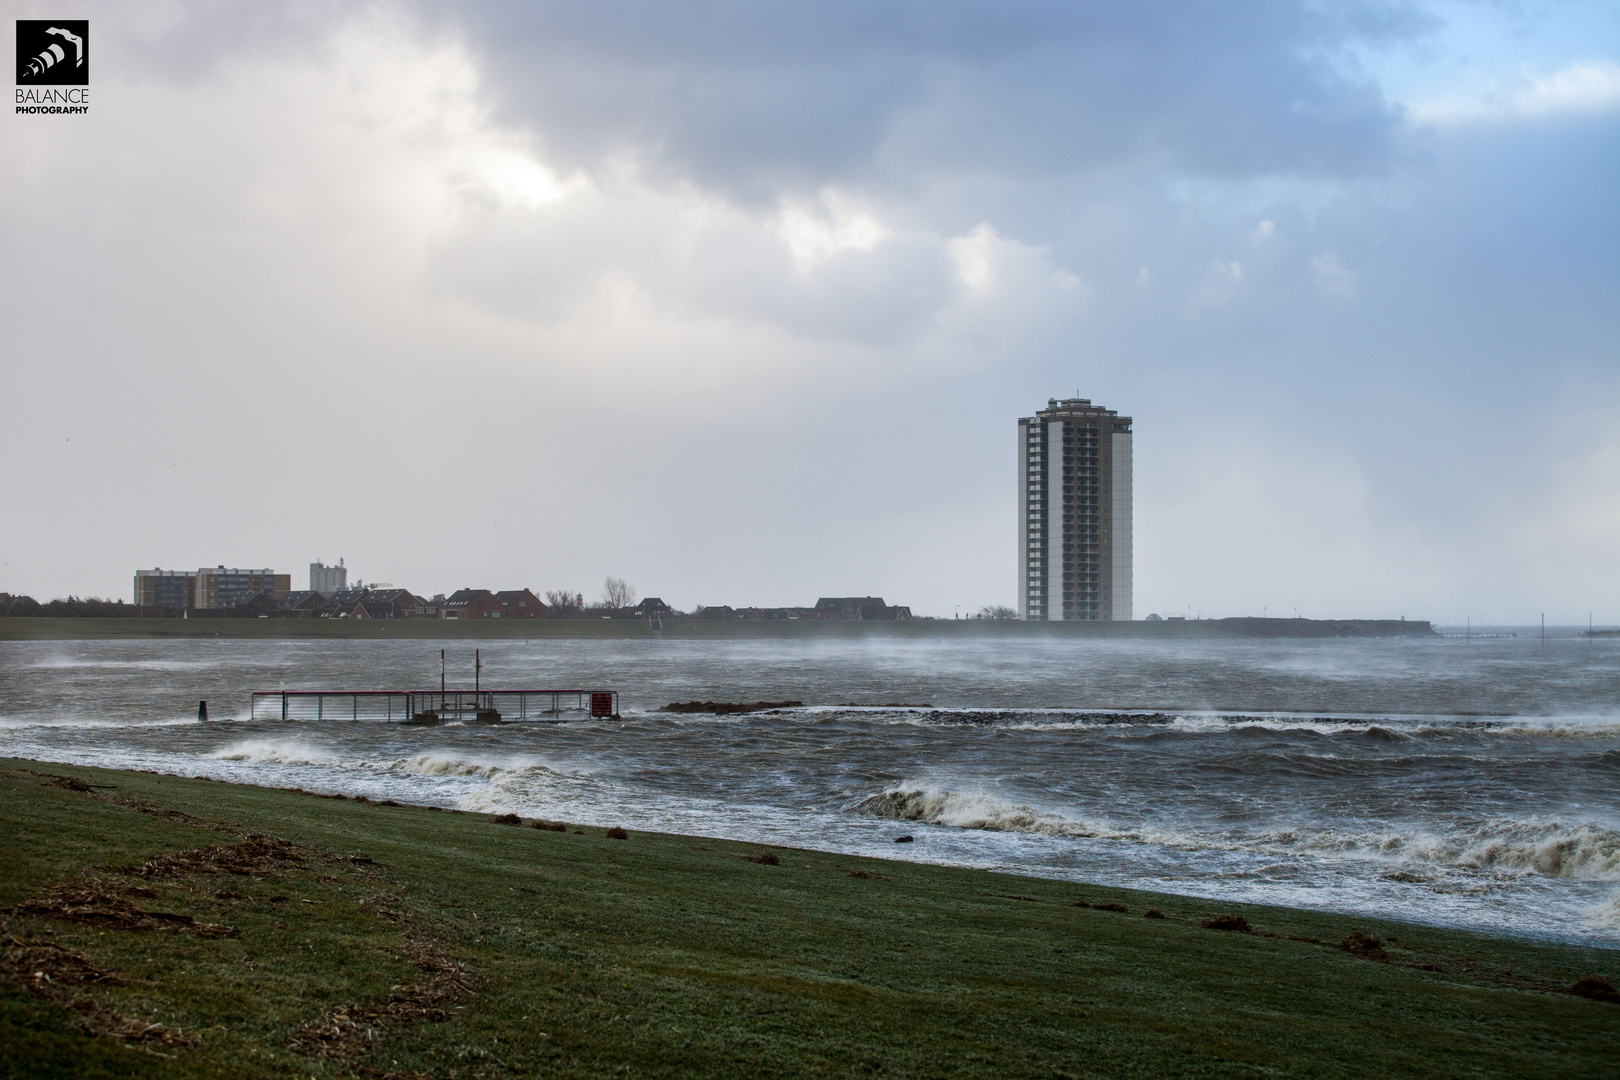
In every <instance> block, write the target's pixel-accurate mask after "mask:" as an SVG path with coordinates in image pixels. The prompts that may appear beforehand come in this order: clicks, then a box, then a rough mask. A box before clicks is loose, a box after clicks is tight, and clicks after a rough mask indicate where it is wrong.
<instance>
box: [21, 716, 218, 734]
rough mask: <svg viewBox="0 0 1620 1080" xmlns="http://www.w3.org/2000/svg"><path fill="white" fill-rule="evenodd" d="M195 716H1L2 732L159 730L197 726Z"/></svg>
mask: <svg viewBox="0 0 1620 1080" xmlns="http://www.w3.org/2000/svg"><path fill="white" fill-rule="evenodd" d="M198 722H199V721H198V720H197V718H196V717H195V716H170V717H159V718H156V719H153V718H146V719H140V718H136V717H127V718H116V717H98V716H72V715H69V716H63V715H60V714H54V715H51V716H0V731H20V730H23V729H26V728H159V727H180V726H182V725H186V724H196V723H198Z"/></svg>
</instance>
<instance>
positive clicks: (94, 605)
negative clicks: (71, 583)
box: [0, 592, 141, 619]
mask: <svg viewBox="0 0 1620 1080" xmlns="http://www.w3.org/2000/svg"><path fill="white" fill-rule="evenodd" d="M140 613H141V609H140V608H138V607H136V606H135V605H134V604H126V603H124V602H123V601H122V600H103V599H101V598H100V597H99V596H86V597H82V598H81V597H77V596H69V597H67V598H66V599H62V598H58V599H55V600H48V601H46V602H45V603H43V604H42V603H40V602H39V601H38V600H35V599H34V598H33V597H32V596H13V595H11V594H10V593H3V592H0V617H5V618H19V617H29V616H40V617H56V618H61V617H64V616H66V617H69V618H84V619H133V618H135V617H136V616H138V615H140Z"/></svg>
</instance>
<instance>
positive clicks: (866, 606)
mask: <svg viewBox="0 0 1620 1080" xmlns="http://www.w3.org/2000/svg"><path fill="white" fill-rule="evenodd" d="M814 610H815V614H814V615H813V616H812V618H817V619H839V620H849V621H852V622H882V621H894V620H897V619H898V620H906V619H910V618H911V609H910V608H909V607H906V606H904V605H895V606H893V607H891V606H889V605H888V604H885V603H884V602H883V597H881V596H823V597H822V598H821V599H819V600H817V601H816V606H815V609H814Z"/></svg>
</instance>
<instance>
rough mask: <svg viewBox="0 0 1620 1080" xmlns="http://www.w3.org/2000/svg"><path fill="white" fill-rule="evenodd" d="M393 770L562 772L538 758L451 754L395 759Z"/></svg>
mask: <svg viewBox="0 0 1620 1080" xmlns="http://www.w3.org/2000/svg"><path fill="white" fill-rule="evenodd" d="M388 770H389V771H390V772H396V773H405V774H407V775H410V776H477V777H482V778H483V779H486V780H495V779H497V778H501V777H507V776H515V775H529V776H533V775H537V774H543V773H553V774H561V773H564V772H566V771H568V770H564V769H560V768H557V767H555V766H553V765H552V764H550V763H549V762H545V761H541V760H539V759H537V758H532V757H523V758H512V759H508V760H504V761H469V760H467V759H466V758H461V757H456V756H454V755H451V754H434V753H426V754H412V755H411V756H409V757H403V758H400V759H398V760H397V761H394V762H392V763H391V764H390V765H389V766H388Z"/></svg>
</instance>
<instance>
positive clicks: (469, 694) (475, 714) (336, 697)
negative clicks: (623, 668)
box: [250, 689, 619, 724]
mask: <svg viewBox="0 0 1620 1080" xmlns="http://www.w3.org/2000/svg"><path fill="white" fill-rule="evenodd" d="M250 715H251V716H252V718H253V719H255V720H275V719H281V720H352V721H359V720H380V721H383V722H385V723H396V724H440V723H456V722H461V723H485V724H490V723H510V722H513V721H523V720H533V721H550V722H556V721H560V720H563V719H567V718H568V717H569V716H571V715H580V716H588V717H591V718H593V719H605V718H614V717H617V716H618V715H619V695H618V692H617V691H614V690H582V689H564V690H255V691H254V692H253V697H252V706H251V712H250Z"/></svg>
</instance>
